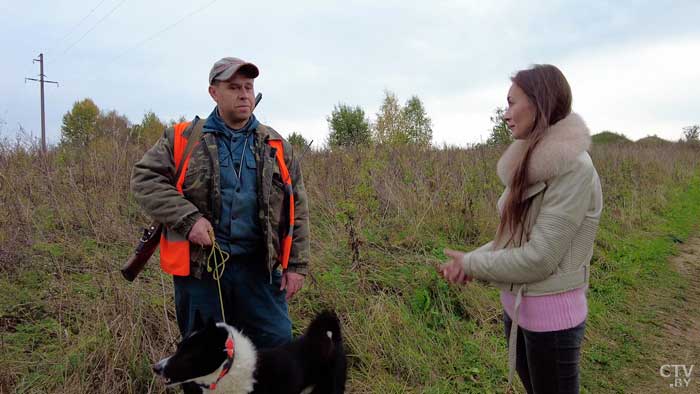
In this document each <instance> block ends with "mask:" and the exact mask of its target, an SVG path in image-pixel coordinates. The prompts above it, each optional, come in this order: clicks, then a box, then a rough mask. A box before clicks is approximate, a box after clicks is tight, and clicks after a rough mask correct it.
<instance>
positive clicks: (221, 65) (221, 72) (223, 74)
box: [209, 57, 260, 85]
mask: <svg viewBox="0 0 700 394" xmlns="http://www.w3.org/2000/svg"><path fill="white" fill-rule="evenodd" d="M239 70H240V71H241V72H243V73H245V75H246V76H247V77H250V78H256V77H257V76H258V75H260V71H259V70H258V66H256V65H255V64H253V63H249V62H246V61H245V60H242V59H239V58H237V57H225V58H222V59H221V60H219V61H217V62H216V63H214V65H213V66H212V68H211V71H209V85H211V84H212V83H213V82H214V80H215V79H216V80H217V81H226V80H228V79H229V78H231V77H232V76H233V74H235V73H236V71H239Z"/></svg>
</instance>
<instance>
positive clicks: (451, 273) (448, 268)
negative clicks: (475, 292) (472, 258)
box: [439, 249, 473, 284]
mask: <svg viewBox="0 0 700 394" xmlns="http://www.w3.org/2000/svg"><path fill="white" fill-rule="evenodd" d="M444 252H445V254H446V255H447V257H448V258H449V260H448V261H447V263H445V264H443V265H441V266H440V268H439V272H440V273H441V274H442V276H443V277H444V278H445V279H447V281H448V282H451V283H457V284H465V283H468V282H471V281H472V279H473V278H472V277H470V276H468V275H467V274H466V273H465V272H464V268H462V259H463V258H464V255H465V254H466V253H463V252H458V251H456V250H451V249H445V250H444Z"/></svg>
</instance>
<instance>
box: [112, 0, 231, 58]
mask: <svg viewBox="0 0 700 394" xmlns="http://www.w3.org/2000/svg"><path fill="white" fill-rule="evenodd" d="M217 1H218V0H213V1H210V2H209V3H207V4H205V5H203V6H202V7H199V8H197V9H195V10H193V11H190V12H189V13H188V14H186V15H185V16H183V17H182V18H180V19H178V20H177V21H175V22H173V23H171V24H170V25H168V26H166V27H164V28H163V29H161V30H159V31H157V32H155V33H154V34H152V35H150V36H149V37H146V38H145V39H143V40H141V41H139V42H138V43H137V44H136V45H134V46H132V47H130V48H128V49H126V50H125V51H124V52H122V53H120V54H119V55H117V56H116V57H114V58H113V59H112V60H111V61H110V63H113V62H115V61H116V60H118V59H120V58H121V57H122V56H124V55H126V54H127V53H128V52H130V51H132V50H134V49H136V48H138V47H140V46H141V45H143V44H145V43H147V42H148V41H151V40H152V39H154V38H156V37H157V36H159V35H161V34H162V33H165V32H166V31H168V30H170V29H172V28H173V27H175V26H176V25H178V24H179V23H180V22H182V21H184V20H185V19H187V18H189V17H191V16H193V15H195V14H198V13H200V12H202V11H204V10H205V9H207V8H209V6H211V5H212V4H214V3H216V2H217Z"/></svg>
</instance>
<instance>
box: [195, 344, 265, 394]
mask: <svg viewBox="0 0 700 394" xmlns="http://www.w3.org/2000/svg"><path fill="white" fill-rule="evenodd" d="M232 332H233V341H234V343H235V346H236V354H235V356H234V358H233V365H231V369H230V370H229V372H228V373H227V374H226V375H225V376H224V377H223V378H221V380H220V381H219V383H218V384H217V386H216V390H204V392H205V393H212V392H216V393H222V394H247V393H250V392H252V391H253V384H255V379H253V373H254V372H255V364H256V361H257V353H256V351H255V347H254V346H253V344H252V343H251V342H250V339H248V338H247V337H246V336H244V335H242V334H241V333H239V332H238V330H232ZM219 373H220V369H218V370H216V371H215V372H213V373H212V374H210V375H208V376H205V377H203V378H201V379H197V380H198V381H201V382H214V381H216V379H217V378H218V377H219Z"/></svg>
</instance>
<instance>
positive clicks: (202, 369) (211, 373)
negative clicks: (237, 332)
mask: <svg viewBox="0 0 700 394" xmlns="http://www.w3.org/2000/svg"><path fill="white" fill-rule="evenodd" d="M233 330H234V329H233V328H232V327H230V326H228V325H226V324H224V323H215V322H214V321H213V320H210V321H209V322H208V323H207V324H204V325H202V328H201V329H199V330H197V331H194V332H193V333H192V334H190V335H189V336H187V337H186V338H185V339H184V340H183V341H182V342H180V344H179V345H178V346H177V351H176V352H175V354H173V355H172V356H170V357H167V358H164V359H162V360H160V361H159V362H157V363H156V364H155V365H153V371H154V372H155V373H156V374H158V375H160V376H162V377H163V378H165V383H166V385H168V386H175V385H179V384H182V383H186V382H194V383H197V384H199V385H200V386H202V387H206V388H209V387H210V386H211V385H212V384H214V387H215V386H216V383H217V382H218V380H219V379H220V378H221V377H222V376H223V375H225V374H226V372H228V368H230V367H231V364H232V362H233V358H234V357H235V355H234V347H235V344H234V340H233V334H234V333H233ZM212 388H213V387H212Z"/></svg>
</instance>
